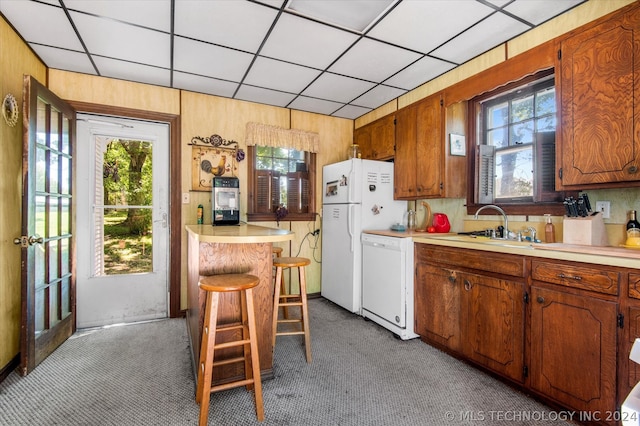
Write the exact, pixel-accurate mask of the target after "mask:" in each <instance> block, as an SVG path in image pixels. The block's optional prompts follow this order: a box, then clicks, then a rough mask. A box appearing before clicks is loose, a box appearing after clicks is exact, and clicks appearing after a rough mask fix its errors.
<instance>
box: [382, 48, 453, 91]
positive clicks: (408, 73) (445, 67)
mask: <svg viewBox="0 0 640 426" xmlns="http://www.w3.org/2000/svg"><path fill="white" fill-rule="evenodd" d="M454 67H455V65H454V64H452V63H449V62H445V61H441V60H439V59H435V58H431V57H429V56H425V57H424V58H422V59H420V60H419V61H417V62H415V63H413V64H411V65H410V66H409V67H407V68H405V69H404V70H402V71H400V72H399V73H397V74H396V75H394V76H393V77H391V78H389V79H388V80H385V82H384V84H387V85H389V86H395V87H400V88H402V89H405V90H413V89H415V88H416V87H418V86H420V85H422V84H423V83H424V82H425V81H429V80H432V79H434V78H436V77H437V76H439V75H440V74H443V73H445V72H447V71H449V70H451V69H453V68H454Z"/></svg>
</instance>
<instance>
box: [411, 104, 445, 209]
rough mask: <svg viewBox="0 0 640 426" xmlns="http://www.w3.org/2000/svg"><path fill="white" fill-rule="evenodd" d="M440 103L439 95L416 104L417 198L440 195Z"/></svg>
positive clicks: (441, 181)
mask: <svg viewBox="0 0 640 426" xmlns="http://www.w3.org/2000/svg"><path fill="white" fill-rule="evenodd" d="M443 118H444V114H443V107H442V97H441V96H440V95H434V96H430V97H428V98H426V99H424V100H422V101H420V102H419V103H418V105H417V107H416V136H417V142H416V152H415V156H416V159H417V168H416V174H417V175H416V189H417V195H418V198H433V197H439V196H441V195H442V193H443V188H444V182H443V178H442V169H443V167H444V155H443V149H444V140H443V138H442V132H443V130H442V129H443V126H444V123H443Z"/></svg>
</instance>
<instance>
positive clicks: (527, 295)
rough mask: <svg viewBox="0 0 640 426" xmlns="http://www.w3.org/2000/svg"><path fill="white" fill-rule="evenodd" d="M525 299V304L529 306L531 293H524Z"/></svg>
mask: <svg viewBox="0 0 640 426" xmlns="http://www.w3.org/2000/svg"><path fill="white" fill-rule="evenodd" d="M523 299H524V304H525V305H528V304H529V293H528V292H526V291H525V292H524V297H523Z"/></svg>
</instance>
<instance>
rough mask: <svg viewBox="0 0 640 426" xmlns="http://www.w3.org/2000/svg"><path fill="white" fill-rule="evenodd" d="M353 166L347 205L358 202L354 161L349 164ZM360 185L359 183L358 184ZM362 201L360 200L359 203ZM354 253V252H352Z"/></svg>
mask: <svg viewBox="0 0 640 426" xmlns="http://www.w3.org/2000/svg"><path fill="white" fill-rule="evenodd" d="M349 163H350V165H351V169H349V180H348V181H347V188H349V191H348V198H347V203H355V202H356V199H355V198H356V194H355V192H356V183H357V182H356V171H355V164H354V162H353V161H350V162H349ZM358 184H359V183H358ZM359 201H360V200H358V202H359ZM351 251H353V250H351Z"/></svg>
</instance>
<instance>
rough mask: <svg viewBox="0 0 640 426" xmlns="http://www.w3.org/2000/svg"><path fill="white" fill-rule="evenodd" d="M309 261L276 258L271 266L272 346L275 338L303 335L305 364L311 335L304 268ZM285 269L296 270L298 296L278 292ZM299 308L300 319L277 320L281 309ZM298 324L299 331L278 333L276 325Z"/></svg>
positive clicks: (293, 258)
mask: <svg viewBox="0 0 640 426" xmlns="http://www.w3.org/2000/svg"><path fill="white" fill-rule="evenodd" d="M310 263H311V261H310V260H309V259H307V258H304V257H276V258H275V259H274V260H273V266H275V267H276V279H275V294H274V297H273V346H274V347H275V346H276V337H277V336H290V335H296V334H302V335H304V346H305V350H306V355H307V362H308V363H310V362H311V335H310V334H309V314H308V309H307V280H306V274H305V269H304V267H305V266H307V265H309V264H310ZM285 268H298V277H299V279H300V294H286V293H285V294H283V293H281V291H280V286H279V285H278V283H279V282H282V280H283V277H282V270H283V269H285ZM290 306H299V307H300V318H285V319H279V318H278V311H279V309H280V308H281V307H290ZM288 323H300V330H293V331H289V330H286V331H281V332H278V324H288Z"/></svg>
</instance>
